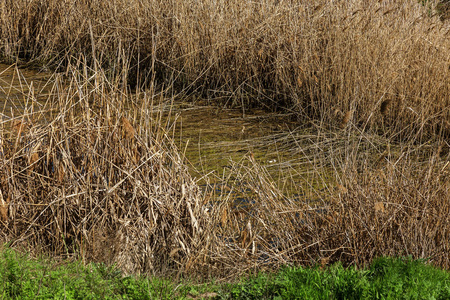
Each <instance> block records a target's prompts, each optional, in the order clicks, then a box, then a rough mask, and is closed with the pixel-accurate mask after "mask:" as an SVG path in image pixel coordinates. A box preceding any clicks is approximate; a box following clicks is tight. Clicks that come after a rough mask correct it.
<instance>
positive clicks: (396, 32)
mask: <svg viewBox="0 0 450 300" xmlns="http://www.w3.org/2000/svg"><path fill="white" fill-rule="evenodd" d="M446 2H447V1H406V2H405V1H400V0H395V1H375V0H374V1H363V0H357V1H350V2H349V1H326V0H314V1H296V2H290V1H275V0H274V1H259V2H258V1H257V2H254V1H228V0H227V1H225V0H219V1H209V0H201V1H172V2H167V1H157V0H155V1H145V2H142V1H75V0H63V1H55V0H43V1H34V2H31V3H30V2H29V1H25V0H20V1H3V2H2V3H1V4H0V12H1V18H0V22H1V26H0V28H1V29H0V41H1V44H0V55H1V57H2V58H3V59H7V60H10V61H13V62H16V61H20V60H22V61H27V62H29V63H31V64H33V63H35V64H38V65H44V66H51V67H53V68H55V67H56V68H58V67H59V68H61V69H62V70H64V68H65V66H66V65H67V63H68V62H70V61H72V60H73V59H74V58H75V59H78V58H79V57H78V55H79V54H80V53H82V54H83V55H84V56H85V57H86V61H87V62H88V63H89V64H90V65H91V67H92V66H93V65H94V62H96V61H99V62H100V63H101V66H102V67H103V68H104V69H105V70H107V72H106V74H109V75H110V76H113V77H114V76H116V75H118V74H121V75H123V76H122V77H119V78H122V79H123V80H124V81H125V82H127V83H128V84H131V85H132V86H136V85H137V86H144V85H148V84H151V82H152V80H153V79H156V80H157V83H158V84H164V85H165V86H166V87H167V86H171V87H173V88H174V90H175V92H176V93H182V94H184V93H196V94H197V95H198V94H200V95H202V96H203V98H207V99H209V100H211V101H218V102H219V103H222V104H228V105H235V106H236V105H237V106H241V107H242V108H243V110H244V111H245V110H246V109H251V108H252V107H253V106H255V105H257V106H262V107H266V108H270V109H277V108H280V107H284V109H287V110H289V111H292V112H295V113H296V114H297V115H298V118H299V121H301V122H305V121H310V120H311V119H312V120H318V121H321V122H323V123H324V124H327V125H328V126H334V127H341V128H347V127H349V126H350V127H353V126H357V127H359V128H363V129H364V130H369V129H371V130H373V131H374V132H386V131H387V132H389V133H391V134H395V135H396V137H397V139H403V140H405V139H409V140H412V139H429V138H430V135H435V134H438V135H445V136H448V135H449V132H450V128H449V122H450V120H449V111H448V109H449V103H448V95H449V92H450V91H449V89H450V82H449V80H450V79H449V78H450V68H449V64H450V61H449V57H450V56H449V51H450V39H449V33H450V31H449V29H450V28H449V24H450V23H449V22H448V20H447V19H446V15H447V14H448V3H446ZM124 58H125V59H124ZM120 60H123V61H120ZM121 64H123V65H124V66H126V67H127V68H126V69H127V71H126V72H123V68H116V67H115V66H118V65H121Z"/></svg>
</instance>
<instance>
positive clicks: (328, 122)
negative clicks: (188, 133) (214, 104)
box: [0, 0, 450, 277]
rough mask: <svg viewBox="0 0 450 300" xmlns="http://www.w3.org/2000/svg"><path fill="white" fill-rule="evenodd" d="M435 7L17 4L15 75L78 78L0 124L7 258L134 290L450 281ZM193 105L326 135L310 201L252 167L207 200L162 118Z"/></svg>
mask: <svg viewBox="0 0 450 300" xmlns="http://www.w3.org/2000/svg"><path fill="white" fill-rule="evenodd" d="M427 3H428V4H427V5H429V6H428V7H424V6H422V5H421V4H420V3H417V2H415V1H408V2H407V3H405V2H404V1H397V0H393V1H362V0H355V1H333V2H331V1H324V0H323V1H322V0H315V1H298V2H296V3H293V2H288V1H265V2H249V1H234V0H232V1H225V0H218V1H206V0H201V1H178V2H177V1H175V2H167V1H146V2H142V1H120V0H119V1H75V0H62V1H54V0H42V1H36V2H31V3H30V2H29V1H24V0H19V1H2V2H1V3H0V15H1V18H0V42H1V44H0V56H1V58H2V60H10V61H14V62H17V63H20V62H21V61H23V62H27V63H29V64H37V65H40V66H45V67H52V68H55V69H57V70H59V71H63V72H64V73H55V83H54V86H53V88H52V89H51V92H50V93H49V95H48V96H47V98H46V99H45V101H44V102H43V103H41V102H38V101H37V100H36V97H35V94H34V92H33V91H32V85H28V86H29V87H30V92H28V93H24V94H25V95H24V98H25V100H26V101H25V103H26V105H25V106H24V107H23V113H21V114H20V115H10V119H8V120H4V121H3V122H2V124H1V125H2V128H1V165H0V192H1V194H0V201H1V203H0V226H1V230H0V239H1V241H2V242H8V243H9V244H10V245H12V246H17V247H23V248H25V249H28V250H30V251H33V252H36V253H41V252H44V253H49V254H53V255H56V256H61V255H66V256H79V257H81V258H82V259H84V260H87V261H104V262H107V263H114V264H116V265H117V266H118V267H120V268H121V269H122V270H124V271H126V272H127V273H139V272H141V273H164V272H177V273H178V274H182V273H183V274H201V275H216V276H222V277H224V276H228V275H229V276H236V275H238V274H240V273H242V272H244V271H248V270H260V269H263V268H266V267H267V268H276V267H278V266H281V265H283V264H302V265H314V264H321V265H326V264H328V263H331V262H334V261H337V260H339V261H342V262H343V263H344V264H346V265H353V264H354V265H358V266H360V265H365V264H368V263H370V261H371V260H372V259H373V258H375V257H378V256H381V255H391V256H396V255H410V256H412V257H413V258H428V259H429V260H430V261H431V262H433V263H434V264H436V265H438V266H441V267H443V268H449V267H450V264H449V257H448V253H450V252H449V250H450V249H449V242H448V241H449V222H448V214H449V210H450V205H449V201H448V199H450V197H449V196H450V195H449V186H448V182H449V180H448V179H449V178H448V170H447V169H448V158H449V157H448V144H447V143H446V142H445V141H446V139H447V138H448V137H449V133H450V127H449V124H450V120H449V107H450V105H449V102H448V101H449V98H448V95H449V92H450V90H449V89H450V81H449V80H450V74H449V73H450V68H449V64H450V61H449V58H450V55H449V51H450V50H449V49H450V47H449V46H450V39H449V38H448V37H449V32H450V31H449V25H448V21H447V20H445V18H443V17H442V14H440V15H439V14H436V15H433V14H430V12H434V11H435V9H436V5H437V2H427ZM442 7H443V6H442V5H439V7H438V8H437V9H438V10H442ZM130 87H131V88H132V89H134V88H136V89H135V91H136V93H135V94H131V93H130ZM189 93H196V95H200V96H202V97H204V98H206V99H207V100H210V101H219V102H220V103H221V104H230V105H236V106H240V107H241V108H242V109H243V111H244V112H245V110H247V109H249V108H251V107H253V106H255V105H260V106H263V107H266V108H269V109H278V108H279V107H283V108H284V109H287V110H289V111H290V112H294V113H295V114H296V116H297V118H298V121H299V123H301V124H302V125H303V126H305V125H304V124H306V123H307V124H308V125H307V126H309V128H314V130H312V131H311V132H313V133H309V134H308V136H303V137H301V136H299V135H297V134H296V132H295V130H294V131H292V132H290V133H288V134H287V135H286V136H284V137H283V141H282V148H283V150H284V149H287V150H288V151H290V153H291V154H292V155H293V156H301V159H302V164H303V166H305V167H308V168H309V169H308V174H310V175H311V176H309V175H308V176H306V175H305V174H303V173H299V171H298V170H294V169H292V170H291V171H290V172H291V173H288V174H294V173H296V172H297V173H296V174H294V175H295V176H292V178H291V179H292V181H291V182H290V183H285V185H289V189H291V190H292V189H295V187H297V189H298V192H297V193H296V196H293V195H292V193H290V194H289V193H286V191H285V190H283V189H282V188H281V187H280V186H279V185H277V184H276V181H275V180H274V179H273V178H272V177H271V176H270V175H269V173H268V171H267V169H266V168H265V167H264V166H263V165H261V164H260V163H258V162H257V160H256V159H255V158H254V156H253V155H252V154H251V153H249V154H248V155H247V156H246V157H245V158H244V159H243V160H242V161H239V162H231V163H230V165H231V168H229V169H225V170H224V173H223V175H222V177H221V179H222V184H223V186H226V187H228V188H229V189H230V192H229V193H221V194H220V195H214V193H210V192H208V191H207V190H206V191H201V189H200V188H199V186H198V185H197V182H196V180H195V179H193V178H192V177H191V176H190V175H189V172H188V170H187V168H186V165H185V163H186V161H185V158H184V157H183V155H182V154H181V153H180V151H179V150H178V149H177V147H176V146H175V144H174V142H173V136H171V133H170V132H173V126H174V125H173V124H172V123H170V122H169V123H167V122H166V121H164V120H165V118H163V116H162V113H161V112H159V113H158V109H160V106H161V107H162V106H164V103H165V101H166V100H167V99H166V96H165V95H171V97H167V98H168V99H169V100H173V99H174V98H176V97H178V96H179V95H185V94H189ZM166 107H168V109H169V110H170V109H171V108H170V105H166ZM3 113H4V114H7V112H3ZM169 119H170V118H169ZM281 136H283V135H281ZM266 141H267V140H266ZM425 142H427V143H425ZM261 143H262V146H263V147H264V140H262V142H261ZM391 145H392V146H391ZM430 145H431V146H430ZM433 145H436V147H434V146H433ZM280 149H281V148H280ZM284 167H285V166H284ZM216 175H218V174H216ZM298 175H300V177H301V178H302V179H303V181H302V182H298V181H296V180H297V179H298ZM304 175H305V176H304ZM302 176H303V177H302ZM330 177H331V178H332V180H330ZM294 178H295V179H294ZM202 180H206V181H207V180H208V177H207V175H205V176H204V178H202ZM283 180H286V181H289V178H288V177H286V178H284V179H283ZM318 181H319V182H320V184H317V182H318Z"/></svg>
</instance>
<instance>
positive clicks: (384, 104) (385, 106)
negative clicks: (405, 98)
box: [380, 100, 391, 116]
mask: <svg viewBox="0 0 450 300" xmlns="http://www.w3.org/2000/svg"><path fill="white" fill-rule="evenodd" d="M390 104H391V100H384V101H383V102H381V106H380V112H381V114H382V115H383V116H384V115H386V112H387V110H388V108H389V105H390Z"/></svg>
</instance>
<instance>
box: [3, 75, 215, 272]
mask: <svg viewBox="0 0 450 300" xmlns="http://www.w3.org/2000/svg"><path fill="white" fill-rule="evenodd" d="M72 71H73V72H74V74H77V75H76V76H74V77H72V80H71V81H70V82H69V83H67V88H65V89H64V90H60V91H59V92H58V94H56V95H55V94H54V95H52V96H51V97H52V98H54V100H52V101H50V100H49V101H48V102H47V107H46V110H48V111H49V112H50V111H57V112H58V113H57V114H56V115H54V116H53V118H51V119H49V117H48V114H41V116H42V119H38V120H35V122H34V125H29V126H28V127H27V130H26V131H25V130H22V128H23V126H21V125H17V124H19V123H18V122H14V123H13V126H12V127H11V129H10V130H11V131H12V132H13V134H12V135H11V134H9V132H8V131H9V130H8V129H5V130H3V131H2V133H1V139H2V141H3V152H2V160H1V161H2V163H1V167H0V178H1V182H0V191H1V203H0V205H1V206H0V217H1V225H0V226H1V230H0V232H1V236H0V238H1V240H2V242H9V243H10V245H11V246H13V247H23V248H25V249H27V250H29V251H31V252H32V253H39V252H44V253H47V254H52V255H56V256H61V255H69V256H73V255H75V256H78V257H79V258H81V259H83V260H87V261H103V262H107V263H111V264H112V263H114V264H116V265H117V266H118V267H119V268H121V269H122V270H124V271H125V272H127V273H140V272H146V273H160V272H174V271H179V270H183V271H189V270H190V268H192V267H195V264H193V262H194V261H195V260H196V259H198V258H199V256H200V255H203V256H205V255H207V253H204V252H202V251H204V250H205V249H207V248H208V242H207V240H206V239H205V233H206V232H207V231H208V230H207V229H205V228H208V227H207V224H209V221H208V220H209V215H208V214H206V210H205V207H204V206H203V202H202V201H203V200H202V196H201V193H200V189H199V187H198V186H197V185H196V183H195V182H194V180H193V179H192V178H191V177H190V175H189V173H188V171H187V169H186V167H185V165H184V164H183V158H182V157H181V155H180V153H179V152H178V150H177V148H176V146H175V145H174V144H173V141H172V140H171V138H169V137H168V135H167V134H165V133H164V128H163V127H162V126H161V124H159V123H158V122H157V121H153V119H152V118H153V117H155V116H156V115H157V114H156V113H152V114H150V113H148V114H145V115H142V114H141V115H140V116H139V118H138V119H137V122H136V125H135V127H133V126H132V125H131V123H130V121H128V117H126V116H125V115H126V114H127V113H126V111H124V110H123V109H121V108H120V107H123V106H124V104H123V103H122V100H121V93H117V90H114V89H111V87H110V86H108V85H107V82H103V83H100V81H99V78H100V77H97V78H96V85H95V87H96V88H93V89H92V90H87V88H86V87H87V86H89V85H90V84H91V83H92V82H89V81H88V80H86V79H85V81H84V82H83V84H80V85H77V84H76V83H77V80H78V79H79V78H78V76H81V75H80V74H79V73H77V72H76V71H75V70H72ZM81 77H82V76H81ZM91 80H92V79H91ZM78 83H79V82H78ZM55 86H56V85H55ZM98 91H101V93H100V92H98ZM107 91H109V92H107ZM85 95H89V99H87V98H86V96H85ZM152 101H156V100H155V99H153V96H152V95H151V94H150V95H147V96H145V97H144V99H142V106H143V107H146V108H148V107H151V102H152ZM91 103H103V107H101V108H99V109H94V108H90V105H91ZM20 124H23V122H22V121H21V122H20ZM17 135H20V138H18V137H17Z"/></svg>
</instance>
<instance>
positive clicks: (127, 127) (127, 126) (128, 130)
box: [120, 117, 136, 140]
mask: <svg viewBox="0 0 450 300" xmlns="http://www.w3.org/2000/svg"><path fill="white" fill-rule="evenodd" d="M120 121H121V123H122V128H123V137H124V138H126V139H130V140H131V139H134V135H135V133H136V131H135V130H134V128H133V126H131V123H130V121H128V119H127V118H125V117H122V118H121V119H120Z"/></svg>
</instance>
